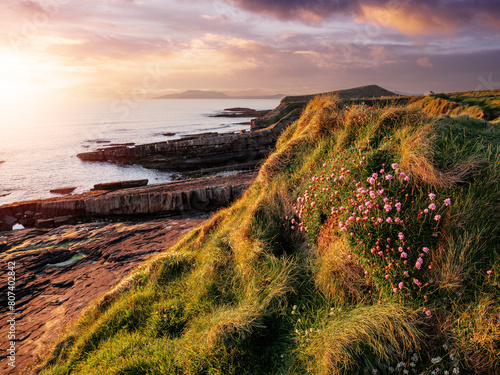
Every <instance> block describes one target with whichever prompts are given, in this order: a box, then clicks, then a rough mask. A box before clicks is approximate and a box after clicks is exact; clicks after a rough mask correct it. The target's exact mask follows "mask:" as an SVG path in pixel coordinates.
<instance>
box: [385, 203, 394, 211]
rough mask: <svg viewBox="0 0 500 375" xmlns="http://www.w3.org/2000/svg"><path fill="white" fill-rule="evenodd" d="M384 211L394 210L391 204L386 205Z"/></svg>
mask: <svg viewBox="0 0 500 375" xmlns="http://www.w3.org/2000/svg"><path fill="white" fill-rule="evenodd" d="M384 209H385V210H386V211H387V212H389V211H390V210H391V209H392V206H391V205H390V204H389V203H386V204H385V205H384Z"/></svg>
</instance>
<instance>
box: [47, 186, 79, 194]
mask: <svg viewBox="0 0 500 375" xmlns="http://www.w3.org/2000/svg"><path fill="white" fill-rule="evenodd" d="M75 190H76V186H74V187H65V188H58V189H52V190H50V192H51V193H53V194H62V195H66V194H71V193H72V192H74V191H75Z"/></svg>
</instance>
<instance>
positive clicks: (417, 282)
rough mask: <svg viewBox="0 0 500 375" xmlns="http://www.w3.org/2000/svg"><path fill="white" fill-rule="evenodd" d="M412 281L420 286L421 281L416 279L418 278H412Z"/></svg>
mask: <svg viewBox="0 0 500 375" xmlns="http://www.w3.org/2000/svg"><path fill="white" fill-rule="evenodd" d="M413 282H414V283H415V284H417V285H418V286H422V283H421V282H420V281H418V279H414V280H413Z"/></svg>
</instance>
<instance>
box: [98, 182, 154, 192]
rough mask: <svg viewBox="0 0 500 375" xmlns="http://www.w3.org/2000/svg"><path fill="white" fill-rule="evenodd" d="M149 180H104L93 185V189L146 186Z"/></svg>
mask: <svg viewBox="0 0 500 375" xmlns="http://www.w3.org/2000/svg"><path fill="white" fill-rule="evenodd" d="M148 181H149V180H130V181H116V182H105V183H102V184H96V185H94V190H120V189H128V188H133V187H140V186H146V185H147V184H148Z"/></svg>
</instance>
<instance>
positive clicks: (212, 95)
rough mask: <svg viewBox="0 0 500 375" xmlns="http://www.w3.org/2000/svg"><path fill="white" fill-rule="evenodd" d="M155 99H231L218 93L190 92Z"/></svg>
mask: <svg viewBox="0 0 500 375" xmlns="http://www.w3.org/2000/svg"><path fill="white" fill-rule="evenodd" d="M155 99H229V96H228V95H226V94H224V93H223V92H217V91H202V90H188V91H184V92H182V93H180V94H168V95H163V96H159V97H158V98H155Z"/></svg>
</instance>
